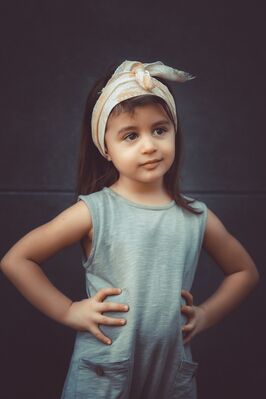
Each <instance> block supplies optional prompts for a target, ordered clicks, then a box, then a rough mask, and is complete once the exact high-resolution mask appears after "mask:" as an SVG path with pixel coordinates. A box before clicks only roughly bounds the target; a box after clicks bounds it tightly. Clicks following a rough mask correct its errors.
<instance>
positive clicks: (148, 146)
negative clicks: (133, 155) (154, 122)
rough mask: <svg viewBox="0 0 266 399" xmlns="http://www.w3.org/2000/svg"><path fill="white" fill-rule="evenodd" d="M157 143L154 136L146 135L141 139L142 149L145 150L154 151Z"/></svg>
mask: <svg viewBox="0 0 266 399" xmlns="http://www.w3.org/2000/svg"><path fill="white" fill-rule="evenodd" d="M156 148H157V147H156V144H155V142H154V140H153V138H152V137H144V138H142V140H141V149H142V151H144V152H147V151H154V150H155V149H156Z"/></svg>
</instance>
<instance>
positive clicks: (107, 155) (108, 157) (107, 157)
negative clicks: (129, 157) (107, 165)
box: [104, 148, 112, 161]
mask: <svg viewBox="0 0 266 399" xmlns="http://www.w3.org/2000/svg"><path fill="white" fill-rule="evenodd" d="M104 152H105V155H106V159H107V161H111V160H112V159H111V157H110V155H109V154H108V152H107V149H106V148H105V151H104Z"/></svg>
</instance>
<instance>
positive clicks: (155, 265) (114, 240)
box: [61, 187, 207, 399]
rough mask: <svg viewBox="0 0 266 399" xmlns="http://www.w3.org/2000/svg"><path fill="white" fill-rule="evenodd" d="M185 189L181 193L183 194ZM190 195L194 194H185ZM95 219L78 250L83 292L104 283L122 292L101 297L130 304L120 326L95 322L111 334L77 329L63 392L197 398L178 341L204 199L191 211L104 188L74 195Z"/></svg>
mask: <svg viewBox="0 0 266 399" xmlns="http://www.w3.org/2000/svg"><path fill="white" fill-rule="evenodd" d="M183 196H184V195H183ZM184 197H186V198H189V199H192V197H188V196H184ZM79 200H83V201H84V202H85V204H86V205H87V206H88V208H89V211H90V213H91V216H92V222H93V240H92V249H91V253H90V256H89V258H88V259H86V255H85V253H84V252H83V251H82V265H83V267H84V271H85V281H86V291H87V295H88V297H91V296H94V295H95V294H96V292H97V291H99V290H100V289H101V288H104V287H118V288H121V289H122V293H121V294H118V295H111V296H107V297H106V299H105V301H111V302H119V303H123V304H128V305H129V310H128V311H127V312H120V311H118V312H105V313H103V314H104V315H107V316H109V317H115V318H126V319H127V324H126V325H124V326H115V325H104V324H100V325H99V327H100V329H101V330H102V331H103V333H104V334H105V335H106V336H108V337H110V338H111V339H112V341H113V342H112V344H111V345H106V344H104V343H102V342H101V341H99V340H98V339H97V338H96V337H95V336H94V335H93V334H92V333H90V332H89V331H77V334H76V340H75V345H74V350H73V354H72V357H71V361H70V365H69V370H68V373H67V377H66V380H65V384H64V388H63V392H62V396H61V399H74V398H75V399H85V398H86V399H89V398H91V399H100V398H105V399H118V398H119V399H163V398H167V399H168V398H169V399H174V398H175V399H196V398H197V389H196V377H195V374H196V371H197V369H198V366H199V363H198V362H196V361H195V360H194V359H193V358H192V354H191V349H190V343H187V344H186V345H184V344H183V337H182V331H181V327H182V325H184V324H185V323H186V322H187V318H186V317H185V316H184V315H183V314H181V309H180V308H181V305H182V304H185V303H186V301H185V300H184V298H183V297H181V289H186V290H188V291H190V289H191V286H192V283H193V279H194V275H195V272H196V268H197V263H198V258H199V255H200V251H201V247H202V241H203V236H204V230H205V225H206V219H207V206H206V204H205V203H204V202H202V201H199V200H196V201H195V202H194V203H193V204H192V206H193V207H194V208H197V209H201V210H203V211H204V213H203V214H201V215H199V216H197V215H194V214H192V213H190V212H188V211H186V210H184V209H183V208H181V207H179V206H177V204H176V203H175V202H174V201H171V202H169V203H167V204H165V205H143V204H139V203H136V202H132V201H130V200H128V199H126V198H125V197H123V196H121V195H120V194H118V193H116V192H115V191H114V190H112V189H111V188H109V187H104V188H103V189H102V190H100V191H97V192H94V193H92V194H89V195H79V197H78V199H77V201H79Z"/></svg>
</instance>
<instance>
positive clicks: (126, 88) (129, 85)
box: [91, 60, 195, 158]
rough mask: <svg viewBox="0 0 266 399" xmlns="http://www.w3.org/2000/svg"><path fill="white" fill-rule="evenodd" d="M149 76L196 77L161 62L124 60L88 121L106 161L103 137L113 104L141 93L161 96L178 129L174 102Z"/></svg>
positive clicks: (158, 82)
mask: <svg viewBox="0 0 266 399" xmlns="http://www.w3.org/2000/svg"><path fill="white" fill-rule="evenodd" d="M152 76H158V77H161V78H164V79H167V80H173V81H177V82H185V81H187V80H191V79H194V78H195V76H192V75H190V74H189V73H188V72H184V71H180V70H178V69H175V68H171V67H169V66H167V65H164V64H163V63H162V62H161V61H156V62H152V63H146V64H143V63H141V62H138V61H128V60H125V61H124V62H123V63H122V64H121V65H119V66H118V67H117V68H116V70H115V72H114V73H113V75H112V77H111V78H110V79H109V80H108V82H107V83H106V85H105V87H104V88H103V89H102V90H101V91H100V93H101V95H100V97H99V98H98V100H97V101H96V103H95V106H94V108H93V111H92V118H91V131H92V139H93V142H94V144H95V145H96V147H97V148H98V150H99V151H100V153H101V154H102V155H103V156H104V157H105V158H106V152H105V145H104V135H105V128H106V124H107V120H108V117H109V114H110V112H111V111H112V109H113V108H114V106H115V105H117V104H119V103H120V102H121V101H124V100H127V99H128V98H131V97H136V96H139V95H142V94H152V95H154V96H158V97H161V98H163V99H164V100H165V102H166V103H167V104H168V106H169V108H170V111H171V114H172V116H173V119H174V123H175V128H176V129H177V118H176V107H175V101H174V98H173V96H172V94H171V93H170V91H169V90H168V88H167V87H166V86H165V85H164V84H163V83H161V82H160V81H159V80H157V79H155V78H153V77H152Z"/></svg>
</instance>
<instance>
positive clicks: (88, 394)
mask: <svg viewBox="0 0 266 399" xmlns="http://www.w3.org/2000/svg"><path fill="white" fill-rule="evenodd" d="M129 364H130V359H126V360H122V361H119V362H108V363H103V362H95V361H92V360H90V359H87V358H81V359H80V360H79V363H78V369H77V384H76V395H75V399H96V398H97V399H101V398H104V399H106V398H108V399H124V398H126V395H127V389H128V376H129Z"/></svg>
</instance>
